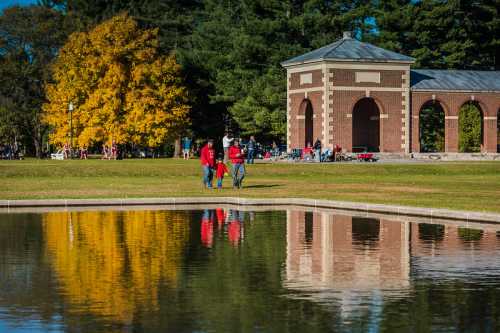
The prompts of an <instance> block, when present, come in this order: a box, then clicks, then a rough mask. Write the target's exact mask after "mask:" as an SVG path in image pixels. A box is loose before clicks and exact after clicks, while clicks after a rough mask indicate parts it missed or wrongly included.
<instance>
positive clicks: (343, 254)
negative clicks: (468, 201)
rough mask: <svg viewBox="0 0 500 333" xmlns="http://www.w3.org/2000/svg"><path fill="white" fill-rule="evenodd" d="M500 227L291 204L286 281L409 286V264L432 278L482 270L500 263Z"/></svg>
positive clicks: (294, 285)
mask: <svg viewBox="0 0 500 333" xmlns="http://www.w3.org/2000/svg"><path fill="white" fill-rule="evenodd" d="M498 230H500V226H489V227H488V228H481V229H469V228H465V227H460V226H456V225H440V224H425V223H420V224H417V223H410V222H398V221H388V220H377V219H365V218H356V217H351V216H343V215H332V214H329V213H311V212H303V211H292V210H289V211H287V265H286V276H285V279H284V280H285V286H286V287H287V288H290V289H296V290H303V291H313V290H329V291H339V292H349V291H372V290H381V289H383V290H386V291H387V290H391V289H393V290H401V289H406V288H407V287H408V286H409V284H410V268H411V269H412V270H411V271H412V275H413V274H415V275H417V276H421V275H424V276H426V275H428V276H430V277H433V278H439V277H447V275H448V274H451V275H453V274H455V273H457V272H458V273H460V274H462V275H464V272H467V274H466V275H469V274H474V272H475V273H476V274H482V272H483V271H484V269H485V268H487V267H489V266H490V267H498V266H499V265H500V258H498V257H496V256H495V255H496V253H498V252H497V251H498V248H499V246H500V232H499V231H498ZM410 258H411V259H410Z"/></svg>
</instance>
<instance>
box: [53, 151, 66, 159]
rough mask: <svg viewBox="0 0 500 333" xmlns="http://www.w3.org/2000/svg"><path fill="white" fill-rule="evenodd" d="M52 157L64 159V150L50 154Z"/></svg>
mask: <svg viewBox="0 0 500 333" xmlns="http://www.w3.org/2000/svg"><path fill="white" fill-rule="evenodd" d="M50 158H51V159H52V160H64V151H63V150H62V149H59V150H58V151H57V153H52V154H50Z"/></svg>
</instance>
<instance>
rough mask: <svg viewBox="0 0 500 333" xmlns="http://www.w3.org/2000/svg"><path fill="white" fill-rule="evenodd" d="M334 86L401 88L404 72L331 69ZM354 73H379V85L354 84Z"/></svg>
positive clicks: (368, 83) (369, 83)
mask: <svg viewBox="0 0 500 333" xmlns="http://www.w3.org/2000/svg"><path fill="white" fill-rule="evenodd" d="M331 72H332V73H333V79H332V80H331V82H333V85H334V86H349V87H390V88H401V84H402V83H403V81H402V75H403V74H404V71H393V70H364V69H332V70H331ZM356 72H363V73H380V83H374V82H356Z"/></svg>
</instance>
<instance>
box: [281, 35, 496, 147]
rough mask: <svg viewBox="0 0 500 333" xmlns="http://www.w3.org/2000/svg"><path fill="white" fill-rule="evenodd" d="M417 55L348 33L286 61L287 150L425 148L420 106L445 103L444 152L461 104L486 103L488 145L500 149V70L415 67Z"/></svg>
mask: <svg viewBox="0 0 500 333" xmlns="http://www.w3.org/2000/svg"><path fill="white" fill-rule="evenodd" d="M412 63H414V59H413V58H410V57H407V56H404V55H401V54H397V53H395V52H391V51H388V50H384V49H381V48H378V47H375V46H373V45H371V44H367V43H361V42H359V41H357V40H356V39H353V38H351V37H350V35H349V34H345V36H344V38H343V39H341V40H338V41H336V42H334V43H332V44H330V45H327V46H325V47H322V48H320V49H317V50H314V51H311V52H309V53H306V54H304V55H301V56H298V57H295V58H292V59H290V60H288V61H285V62H283V63H282V65H283V66H284V67H285V68H286V69H287V96H288V97H287V142H288V149H292V148H302V147H304V145H305V144H306V143H307V142H311V143H313V141H314V140H316V138H319V139H321V141H322V142H323V144H324V146H325V147H329V148H333V146H334V145H340V146H341V147H343V148H345V149H346V150H347V151H352V150H353V147H354V148H356V147H358V148H361V147H364V148H369V149H373V150H375V151H381V152H392V153H410V152H419V151H420V149H421V147H420V142H419V126H420V124H419V122H420V121H421V119H420V112H421V109H422V108H423V106H424V105H428V104H429V103H432V104H436V103H437V104H439V105H440V107H441V108H442V109H443V111H444V113H443V118H444V121H443V122H444V137H445V143H444V151H445V152H458V117H459V109H460V107H461V106H462V105H464V104H465V103H467V102H473V103H476V104H477V106H478V107H479V108H480V112H481V117H482V125H483V140H482V141H483V142H482V151H483V152H489V153H494V152H497V132H498V125H497V123H498V122H497V120H498V112H499V108H500V72H493V71H491V72H481V71H434V70H411V69H410V65H411V64H412Z"/></svg>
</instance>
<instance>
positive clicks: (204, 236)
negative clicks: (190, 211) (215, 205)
mask: <svg viewBox="0 0 500 333" xmlns="http://www.w3.org/2000/svg"><path fill="white" fill-rule="evenodd" d="M213 228H214V213H213V211H211V210H208V209H205V210H204V211H203V216H202V217H201V244H202V245H203V246H205V247H212V244H213V239H214V231H213V230H214V229H213Z"/></svg>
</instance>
